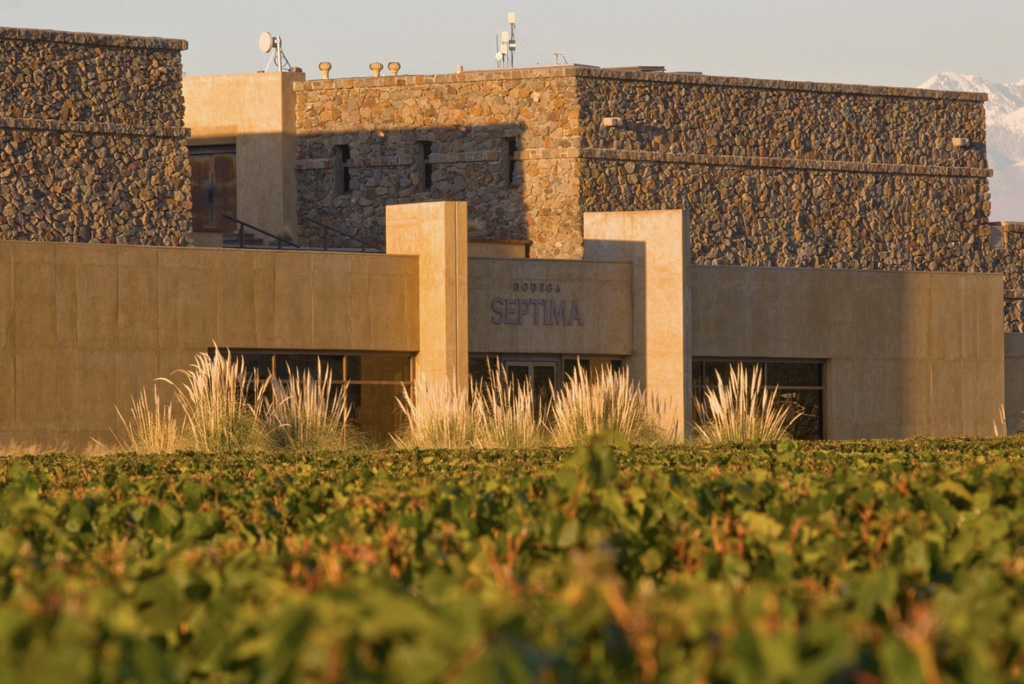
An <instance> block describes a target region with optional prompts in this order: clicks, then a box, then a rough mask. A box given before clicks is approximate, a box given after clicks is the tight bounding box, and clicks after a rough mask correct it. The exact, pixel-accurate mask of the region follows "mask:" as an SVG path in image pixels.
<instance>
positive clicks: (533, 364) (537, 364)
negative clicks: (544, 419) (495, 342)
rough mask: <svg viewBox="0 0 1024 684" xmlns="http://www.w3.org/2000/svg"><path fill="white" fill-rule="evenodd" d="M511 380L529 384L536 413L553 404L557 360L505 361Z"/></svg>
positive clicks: (556, 378) (558, 363)
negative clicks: (552, 394)
mask: <svg viewBox="0 0 1024 684" xmlns="http://www.w3.org/2000/svg"><path fill="white" fill-rule="evenodd" d="M504 363H505V370H506V371H507V372H508V377H509V380H511V381H512V382H515V383H528V384H529V385H530V387H531V388H532V389H533V410H534V411H535V412H536V413H540V411H541V410H542V409H543V408H544V407H546V406H547V405H548V404H549V403H551V393H552V391H553V390H554V389H557V388H556V387H555V384H556V382H557V380H558V367H559V366H560V365H561V362H560V361H558V360H557V359H505V360H504Z"/></svg>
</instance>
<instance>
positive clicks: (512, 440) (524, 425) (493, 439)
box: [471, 364, 547, 449]
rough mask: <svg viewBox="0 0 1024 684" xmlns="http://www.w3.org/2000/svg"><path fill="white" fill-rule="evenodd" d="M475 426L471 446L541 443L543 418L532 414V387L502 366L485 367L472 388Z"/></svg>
mask: <svg viewBox="0 0 1024 684" xmlns="http://www.w3.org/2000/svg"><path fill="white" fill-rule="evenodd" d="M471 393H472V402H473V413H474V415H475V416H476V420H477V425H476V431H475V439H474V442H473V444H474V446H476V447H479V448H482V449H532V448H534V447H539V446H541V445H543V444H544V442H545V438H546V436H547V435H546V434H545V429H544V425H543V421H542V420H539V419H538V417H537V416H536V415H534V401H535V399H534V395H533V386H532V385H531V384H530V383H529V382H516V381H515V380H514V379H513V378H510V377H509V375H508V371H506V370H505V366H503V365H501V364H495V365H493V366H489V367H488V369H487V378H486V379H485V380H483V381H481V382H479V383H475V384H474V385H473V388H472V391H471Z"/></svg>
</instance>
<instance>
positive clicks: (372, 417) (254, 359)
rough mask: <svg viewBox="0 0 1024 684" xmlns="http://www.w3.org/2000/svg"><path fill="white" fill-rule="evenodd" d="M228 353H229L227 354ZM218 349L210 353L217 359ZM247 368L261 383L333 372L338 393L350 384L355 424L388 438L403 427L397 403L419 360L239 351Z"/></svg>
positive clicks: (375, 355)
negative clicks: (301, 374)
mask: <svg viewBox="0 0 1024 684" xmlns="http://www.w3.org/2000/svg"><path fill="white" fill-rule="evenodd" d="M221 351H222V352H223V351H225V350H221ZM213 353H214V350H213V349H211V350H210V354H211V355H212V354H213ZM231 353H232V355H234V356H236V357H241V358H242V359H243V363H244V365H245V367H246V368H249V369H251V370H254V371H256V373H257V375H258V376H259V378H260V379H266V378H269V377H276V378H277V379H278V380H281V381H285V382H286V381H287V378H288V369H289V368H290V369H291V370H292V372H293V373H294V372H302V371H305V370H309V371H310V372H311V373H313V374H315V373H316V369H317V361H318V360H319V362H320V367H321V368H322V369H323V368H327V369H330V371H331V384H332V385H333V386H334V387H335V388H336V391H341V387H342V385H344V384H345V383H346V382H347V383H348V395H347V397H346V399H347V400H348V403H349V405H350V406H351V407H352V421H353V423H354V424H355V425H356V426H357V427H359V428H360V429H361V430H362V431H363V432H366V433H367V434H370V435H372V436H377V437H385V436H386V435H387V434H388V433H389V432H393V431H394V430H395V429H396V428H397V427H398V425H397V421H396V418H397V415H396V411H397V408H398V405H397V403H396V402H397V400H398V398H399V397H401V396H402V388H403V387H404V388H406V389H407V390H408V389H409V388H411V385H412V377H413V356H412V354H403V353H391V354H388V353H373V354H365V353H350V352H309V351H277V350H260V349H251V350H238V349H233V350H232V352H231Z"/></svg>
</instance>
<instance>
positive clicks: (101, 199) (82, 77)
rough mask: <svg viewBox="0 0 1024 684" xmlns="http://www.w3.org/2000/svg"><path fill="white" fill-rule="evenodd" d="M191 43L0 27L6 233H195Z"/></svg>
mask: <svg viewBox="0 0 1024 684" xmlns="http://www.w3.org/2000/svg"><path fill="white" fill-rule="evenodd" d="M186 47H187V43H186V42H185V41H181V40H165V39H160V38H134V37H129V36H108V35H96V34H89V33H66V32H61V31H42V30H34V29H18V28H2V27H0V81H2V82H3V84H4V87H3V88H2V89H0V150H2V153H3V158H4V159H5V163H4V164H3V166H2V167H0V177H2V178H3V183H2V184H0V239H22V240H44V241H70V242H126V243H143V244H162V245H179V244H189V243H190V242H191V197H190V195H189V166H188V155H187V149H186V146H185V139H186V136H187V134H188V131H187V130H186V129H185V127H184V125H183V115H184V101H183V99H182V92H181V78H182V69H181V55H180V51H181V50H183V49H185V48H186Z"/></svg>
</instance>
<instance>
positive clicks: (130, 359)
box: [114, 349, 160, 412]
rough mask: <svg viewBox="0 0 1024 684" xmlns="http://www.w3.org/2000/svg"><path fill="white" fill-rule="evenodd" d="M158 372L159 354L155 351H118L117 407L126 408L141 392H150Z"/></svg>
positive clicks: (115, 392)
mask: <svg viewBox="0 0 1024 684" xmlns="http://www.w3.org/2000/svg"><path fill="white" fill-rule="evenodd" d="M159 372H160V353H159V352H158V351H157V350H156V349H121V350H118V353H117V372H116V380H115V382H116V385H115V389H114V401H115V403H116V404H117V405H118V406H128V405H131V401H132V399H133V398H135V397H137V396H139V394H140V393H141V392H143V391H147V392H149V391H151V390H150V388H151V387H152V385H153V382H154V381H155V380H156V378H157V377H159ZM122 412H123V410H122Z"/></svg>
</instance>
